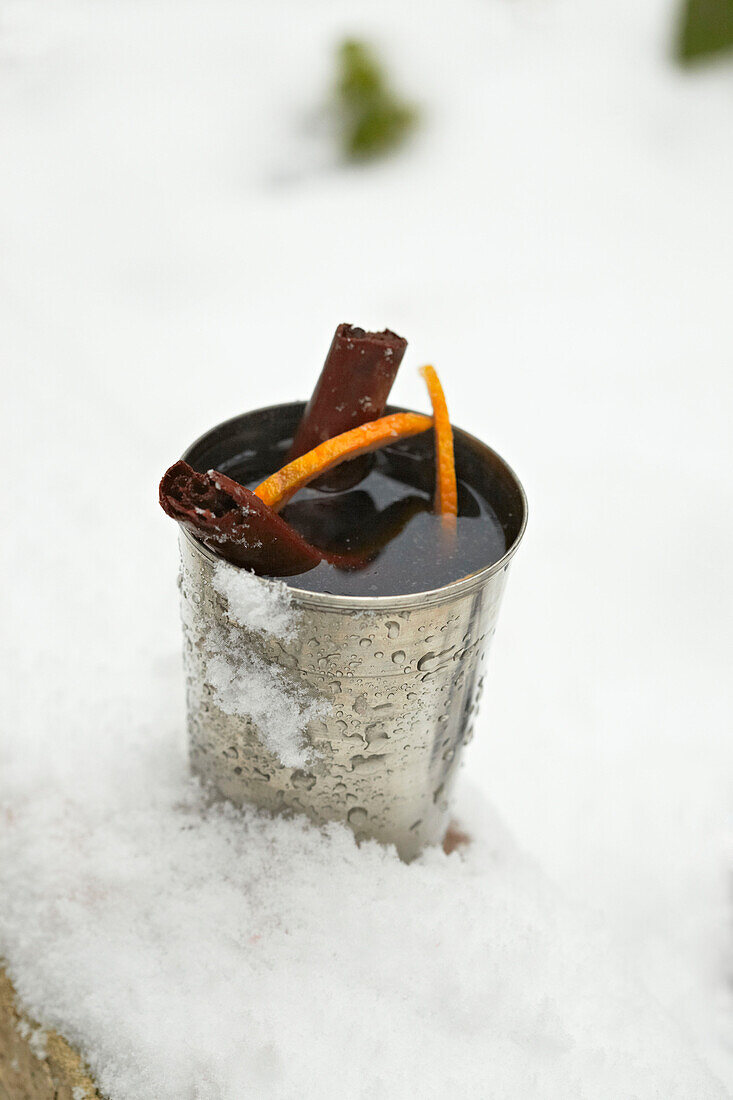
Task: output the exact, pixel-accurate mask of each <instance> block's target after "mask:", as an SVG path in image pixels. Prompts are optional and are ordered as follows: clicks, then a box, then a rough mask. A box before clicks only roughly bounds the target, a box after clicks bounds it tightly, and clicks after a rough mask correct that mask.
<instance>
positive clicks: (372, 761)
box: [349, 752, 387, 774]
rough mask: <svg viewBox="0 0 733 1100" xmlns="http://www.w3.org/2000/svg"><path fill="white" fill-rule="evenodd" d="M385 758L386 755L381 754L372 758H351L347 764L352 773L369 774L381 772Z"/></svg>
mask: <svg viewBox="0 0 733 1100" xmlns="http://www.w3.org/2000/svg"><path fill="white" fill-rule="evenodd" d="M386 756H387V754H386V753H383V752H382V753H376V754H375V755H374V756H352V757H351V760H350V761H349V762H350V764H351V768H352V770H353V771H355V772H366V773H367V774H369V773H371V772H378V771H381V770H382V767H383V766H384V761H385V759H386Z"/></svg>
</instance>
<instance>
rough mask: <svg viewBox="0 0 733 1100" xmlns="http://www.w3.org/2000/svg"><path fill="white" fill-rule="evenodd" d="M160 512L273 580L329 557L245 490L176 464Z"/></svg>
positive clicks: (166, 483)
mask: <svg viewBox="0 0 733 1100" xmlns="http://www.w3.org/2000/svg"><path fill="white" fill-rule="evenodd" d="M159 499H160V506H161V508H162V509H163V511H164V512H165V513H166V514H167V515H169V516H171V517H172V518H173V519H175V520H177V521H178V523H180V524H181V525H182V526H183V527H186V528H187V529H188V530H189V531H191V533H192V534H194V535H195V536H196V538H198V539H199V540H200V541H201V542H203V543H204V544H205V545H206V546H208V547H209V549H211V550H213V551H214V552H215V553H217V554H219V555H220V556H221V557H222V558H225V559H226V560H227V561H229V562H231V563H232V565H240V566H245V567H246V568H247V569H251V570H253V571H254V572H255V573H258V574H260V575H261V576H262V575H267V576H271V577H284V576H296V575H297V574H298V573H304V572H306V571H307V570H308V569H313V568H314V566H316V565H318V563H319V562H320V561H322V560H323V557H324V555H323V554H322V553H321V552H320V551H319V550H317V549H316V547H315V546H311V544H310V543H308V542H306V540H305V539H304V538H302V537H301V536H300V535H299V534H298V532H297V531H296V530H295V528H294V527H291V526H290V524H289V523H286V521H285V520H284V519H281V518H280V516H278V515H277V513H276V512H273V511H272V509H271V508H268V506H267V505H266V504H265V503H264V502H263V501H262V500H260V498H259V497H258V496H255V494H254V493H253V492H251V491H250V490H249V489H246V488H245V487H244V486H243V485H240V484H239V483H238V482H236V481H233V480H232V479H231V478H230V477H227V476H226V475H225V474H220V473H218V472H217V471H216V470H209V472H208V473H206V474H201V473H197V472H196V470H194V469H193V468H192V467H191V466H189V465H188V463H187V462H182V461H181V462H176V463H174V465H173V466H171V467H170V469H169V470H166V472H165V474H164V475H163V479H162V481H161V483H160V494H159Z"/></svg>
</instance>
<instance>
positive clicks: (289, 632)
mask: <svg viewBox="0 0 733 1100" xmlns="http://www.w3.org/2000/svg"><path fill="white" fill-rule="evenodd" d="M184 546H185V544H184ZM199 581H200V577H199V576H198V575H196V576H195V575H194V574H193V573H192V571H191V569H189V567H188V566H187V559H186V554H185V552H184V554H183V557H182V561H181V579H180V590H181V619H182V622H183V628H184V634H185V635H186V638H187V645H186V647H185V663H186V676H187V681H188V686H189V702H190V705H191V706H201V705H202V704H203V702H204V699H205V695H206V693H207V691H211V693H212V698H213V700H214V703H215V704H216V706H217V707H219V709H220V710H222V711H224V713H225V714H232V715H237V716H239V717H242V718H250V719H251V720H252V722H253V723H254V724H255V726H256V727H257V732H258V735H259V737H260V738H261V740H262V743H263V744H264V745H265V746H266V748H268V749H269V750H270V751H271V752H272V753H274V754H275V756H277V758H278V759H279V760H280V762H281V763H282V764H283V765H284V766H285V767H288V768H302V767H305V765H307V764H309V763H311V762H312V760H313V757H314V753H313V750H312V749H311V747H310V746H309V745H308V743H307V741H306V730H307V728H308V725H309V723H310V722H312V721H313V720H314V719H317V718H319V717H322V715H323V714H324V713H325V712H326V710H327V708H328V706H329V703H328V700H327V699H325V698H313V697H312V696H310V695H308V694H307V693H306V691H305V689H304V688H303V687H302V686H301V685H300V684H298V683H293V682H292V680H289V679H287V678H286V674H285V671H284V670H283V669H282V668H280V667H278V666H277V664H275V663H273V662H272V661H267V660H265V659H263V657H262V656H260V655H258V654H257V652H256V651H255V650H254V648H253V644H252V637H251V633H250V632H254V634H260V635H261V634H265V635H271V636H275V637H278V638H280V639H283V640H288V639H292V637H293V636H294V634H295V632H296V629H297V621H298V617H297V613H296V612H295V611H294V610H293V608H292V607H291V597H290V595H289V593H288V592H287V589H286V587H285V585H283V584H282V583H276V582H271V581H265V580H262V579H261V578H259V577H255V576H254V575H253V574H251V573H248V572H247V571H246V570H236V569H234V568H233V567H232V566H229V565H227V564H226V563H221V564H217V565H216V566H215V567H214V571H213V579H212V583H213V587H214V589H215V590H216V591H217V592H218V593H219V594H220V595H221V596H222V597H223V598H224V599H225V601H226V611H225V613H224V615H223V616H221V615H220V614H218V613H217V610H216V609H215V608H212V607H211V606H210V605H209V604H208V601H206V600H204V599H203V598H202V593H201V590H200V588H199Z"/></svg>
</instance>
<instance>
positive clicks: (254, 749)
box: [181, 403, 527, 860]
mask: <svg viewBox="0 0 733 1100" xmlns="http://www.w3.org/2000/svg"><path fill="white" fill-rule="evenodd" d="M303 408H304V406H303V404H301V403H294V404H288V405H278V406H271V407H269V408H266V409H259V410H257V411H255V412H250V413H245V414H244V415H243V416H238V417H235V418H234V419H233V420H229V421H226V422H225V423H223V424H220V425H218V426H217V427H216V428H213V429H212V430H211V431H210V432H207V433H206V434H205V435H204V436H202V437H201V438H200V439H199V440H198V441H197V442H196V443H194V444H193V445H192V446H191V447H190V448H189V449H188V451H187V452H186V453H185V455H184V456H183V457H184V458H185V460H186V461H187V462H189V463H190V464H191V465H192V466H193V467H194V468H195V469H198V470H208V469H212V468H213V469H223V470H224V472H226V469H227V468H231V467H232V465H233V460H234V459H235V457H236V458H237V459H238V461H239V464H241V463H242V462H244V463H245V464H246V463H247V461H252V462H255V461H257V470H256V471H253V472H255V473H259V472H260V470H261V469H262V465H264V466H266V467H269V469H275V468H277V467H278V466H279V465H281V464H282V460H283V459H282V456H283V454H284V452H285V450H286V447H287V443H288V441H289V439H290V438H291V437H292V435H293V432H294V430H295V427H296V426H297V424H298V422H299V419H300V415H301V413H302V411H303ZM389 411H396V410H393V409H391V410H389ZM454 431H455V446H456V456H457V462H458V466H459V469H460V470H461V471H462V476H464V477H465V478H466V480H468V481H469V483H470V484H472V485H475V486H476V487H477V488H478V489H479V490H480V491H482V492H483V493H484V494H485V495H487V496H488V497H489V499H490V500H491V502H492V505H493V506H494V508H495V510H496V512H497V514H498V517H499V519H500V521H501V523H502V524H503V526H504V530H505V534H506V542H507V546H508V550H507V552H506V553H505V554H504V556H503V557H502V558H501V560H500V561H498V562H496V563H494V564H493V565H490V566H488V567H487V568H485V569H482V570H479V571H478V572H476V573H473V574H471V575H470V576H467V577H464V578H462V579H461V580H458V581H455V582H453V583H452V584H449V585H446V586H445V587H443V588H439V589H435V590H432V591H429V592H420V593H416V594H410V595H404V596H383V597H373V596H361V597H357V596H338V595H329V594H322V593H313V592H308V591H307V589H306V588H292V589H291V592H292V609H293V612H294V618H295V621H296V624H297V625H296V629H295V632H294V634H293V635H292V637H290V638H287V639H282V638H276V637H273V636H272V635H270V634H266V633H262V632H261V631H259V630H251V629H247V628H244V627H241V628H240V627H236V628H234V627H233V626H232V623H231V620H230V618H229V617H228V615H227V607H226V601H225V600H223V599H222V597H221V595H220V594H219V592H218V591H217V589H216V588H215V586H214V583H213V582H214V571H215V569H216V568H219V569H221V568H227V569H232V570H236V566H231V565H228V563H224V565H223V566H222V563H221V559H219V558H218V557H216V556H215V555H214V554H212V553H211V552H210V551H209V550H208V549H207V548H206V547H205V546H203V545H202V544H201V543H200V542H198V540H196V539H195V538H193V537H192V536H191V535H189V534H188V533H187V532H185V531H184V530H182V532H181V555H182V584H181V596H182V618H183V624H184V657H185V669H186V679H187V709H188V735H189V749H190V759H191V767H192V769H193V771H194V772H195V773H196V774H198V775H199V776H200V777H201V778H202V780H203V781H204V782H205V783H207V784H208V785H209V786H211V787H212V788H213V789H214V790H215V791H216V792H217V793H218V794H219V795H220V796H222V797H224V798H227V799H230V800H231V801H232V802H235V803H237V804H242V803H251V804H253V805H255V806H258V807H261V808H263V809H265V810H269V811H273V812H277V813H287V812H300V813H304V814H306V815H307V816H308V817H309V818H311V820H313V821H315V822H317V823H319V824H322V823H325V822H328V821H342V822H345V823H346V824H347V825H348V826H349V827H350V828H351V829H352V830H353V832H354V833H355V834H356V836H357V837H358V838H360V839H364V838H369V837H373V838H375V839H376V840H379V841H381V842H382V843H386V844H394V845H395V846H396V848H397V851H398V852H399V854H400V856H401V857H402V858H403V859H405V860H409V859H412V858H413V857H414V856H416V855H417V854H418V853H419V852H420V851H421V850H422V849H423V848H424V847H425V846H426V845H429V844H438V843H440V842H441V840H442V838H443V836H444V833H445V829H446V827H447V823H448V815H449V810H450V802H451V790H452V787H453V783H454V779H455V776H456V773H457V770H458V766H459V763H460V757H461V752H462V749H463V746H464V745H465V744H466V743H467V742H468V741H469V740H470V739H471V737H472V735H473V724H474V719H475V715H476V710H477V706H478V701H479V698H480V695H481V691H482V687H483V672H482V670H483V663H484V659H485V657H486V653H487V651H488V647H489V643H490V641H491V638H492V637H493V634H494V631H495V629H496V621H497V616H498V612H499V604H500V601H501V597H502V594H503V591H504V586H505V583H506V577H507V570H508V568H509V563H510V559H511V558H512V556H513V555H514V552H515V551H516V549H517V546H518V545H519V541H520V539H521V537H522V534H523V533H524V528H525V525H526V517H527V503H526V498H525V495H524V491H523V489H522V486H521V485H520V483H519V481H518V479H517V477H516V475H515V474H514V473H513V471H512V470H511V469H510V468H509V466H507V464H506V463H505V462H504V461H503V459H502V458H500V457H499V455H497V454H496V453H495V452H494V451H492V450H491V449H490V448H489V447H487V446H485V444H483V443H481V442H480V441H479V440H477V439H475V438H474V437H473V436H470V435H468V434H467V433H465V432H462V431H460V430H458V429H455V430H454ZM420 438H421V437H416V440H420ZM415 442H416V441H413V443H415ZM421 445H423V446H425V447H427V448H431V447H432V439H430V440H428V439H427V437H426V439H425V440H424V441H423V443H422V444H421ZM416 568H419V565H418V564H417V563H416ZM303 582H304V583H305V584H307V574H305V575H304V577H303ZM260 583H262V584H269V583H271V582H269V581H267V580H264V579H263V580H261V582H260ZM223 637H225V638H226V646H227V658H228V659H231V657H232V651H234V655H235V658H236V654H237V651H238V652H239V653H240V654H241V657H242V659H243V661H244V664H245V666H247V664H248V663H251V661H252V660H255V661H257V662H259V664H260V667H262V663H263V662H264V663H265V664H266V665H267V666H269V667H271V668H273V667H274V668H275V669H276V670H277V674H278V677H279V679H280V680H281V682H282V683H283V685H284V687H285V688H286V689H288V690H291V691H292V694H293V698H300V699H301V700H310V701H312V702H313V701H315V702H319V701H320V703H321V704H323V705H322V708H321V709H322V713H321V714H319V715H318V717H315V718H312V720H311V721H310V722H309V724H308V726H307V730H306V738H307V741H308V743H309V746H310V750H311V755H312V761H311V762H309V763H308V764H307V765H306V766H304V767H286V766H284V765H283V763H282V762H281V760H280V759H279V758H278V756H277V755H276V754H275V753H274V752H272V751H270V750H269V749H268V748H267V747H266V741H267V737H266V736H264V735H263V731H262V730H261V729H260V728H258V726H257V724H256V723H255V722H254V721H253V719H252V718H251V717H249V716H248V715H247V714H242V713H238V714H234V713H230V711H231V709H232V708H227V709H226V710H224V709H222V707H221V706H220V705H217V702H216V692H215V691H214V690H213V689H212V686H211V684H209V683H207V667H209V666H208V664H207V662H209V661H210V660H211V657H212V639H214V641H213V647H214V649H215V648H216V645H217V642H216V639H217V638H223ZM214 656H216V654H214ZM234 690H235V691H241V692H242V693H243V698H246V693H247V680H246V675H243V676H242V679H241V683H238V682H236V678H235V683H234ZM235 709H237V710H241V709H242V708H235ZM244 709H245V710H246V706H245V708H244Z"/></svg>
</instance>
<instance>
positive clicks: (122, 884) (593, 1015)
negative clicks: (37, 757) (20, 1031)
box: [0, 784, 725, 1100]
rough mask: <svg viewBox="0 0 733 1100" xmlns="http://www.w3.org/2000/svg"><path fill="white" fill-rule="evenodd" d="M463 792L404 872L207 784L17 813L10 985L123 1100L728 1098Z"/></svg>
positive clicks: (8, 859)
mask: <svg viewBox="0 0 733 1100" xmlns="http://www.w3.org/2000/svg"><path fill="white" fill-rule="evenodd" d="M152 790H153V788H152V787H150V791H151V792H152ZM472 797H473V800H474V803H475V805H474V806H473V809H472V810H469V812H468V813H467V814H466V820H465V822H464V824H465V825H467V826H468V828H469V831H471V832H472V834H473V836H474V841H473V843H472V844H471V846H470V847H469V848H468V849H467V850H466V852H465V854H463V855H459V854H458V853H454V854H453V855H451V856H446V855H444V854H443V853H442V852H440V851H429V852H427V853H426V854H425V855H424V856H423V857H422V858H421V859H420V860H418V861H417V862H415V863H413V864H411V865H410V866H406V865H404V864H402V863H401V862H400V861H399V860H398V859H397V858H396V856H395V854H394V852H393V851H391V850H385V849H382V848H380V847H379V846H378V845H376V844H374V843H369V844H364V845H362V847H361V848H358V847H357V846H356V844H355V842H354V840H353V837H352V836H351V834H350V833H349V832H348V831H347V830H346V829H344V828H343V827H341V826H331V827H329V828H327V829H324V830H317V829H315V828H314V827H312V826H310V825H309V824H307V823H306V822H305V821H304V820H303V819H294V820H284V819H281V818H275V819H271V818H268V817H266V816H264V815H260V814H258V813H256V812H254V811H238V810H235V809H234V808H233V807H231V806H230V805H228V804H223V805H221V804H218V805H208V804H207V802H206V800H205V798H204V796H203V795H202V793H201V792H200V791H199V790H198V789H197V788H196V787H195V786H194V785H189V786H187V787H184V786H181V787H180V788H178V790H177V791H176V786H175V784H173V785H171V786H170V787H169V788H168V794H167V797H165V798H161V797H160V795H159V794H158V795H157V796H154V797H152V796H151V797H150V798H149V799H148V801H147V802H146V801H145V799H142V800H138V801H137V802H136V803H134V802H133V801H131V800H128V803H127V804H125V802H124V800H122V799H118V800H117V803H116V804H115V803H114V802H113V803H112V804H110V803H109V802H106V803H105V802H104V801H101V800H94V801H91V802H90V801H86V802H84V801H82V800H81V799H79V800H70V799H69V798H68V797H64V796H63V795H62V794H60V793H59V794H56V795H54V794H52V793H50V792H49V793H47V794H46V795H45V796H44V797H43V798H38V799H29V800H28V801H26V802H25V803H24V804H23V805H21V806H18V805H17V804H16V807H15V810H14V812H13V814H12V815H8V821H9V824H8V827H7V828H6V830H5V853H4V857H3V859H2V861H1V862H0V893H2V896H3V898H4V899H5V904H4V906H3V912H2V917H1V918H0V943H1V944H2V948H3V950H4V951H5V952H6V953H7V956H8V958H9V959H11V960H12V965H11V967H10V973H11V977H12V978H13V980H14V981H15V983H16V987H17V988H18V990H19V993H20V996H21V998H22V1001H23V1003H24V1006H25V1008H26V1009H27V1010H28V1012H29V1013H31V1014H32V1015H33V1016H34V1017H35V1018H36V1019H38V1020H39V1021H40V1022H41V1023H42V1024H43V1025H44V1026H46V1027H55V1028H57V1029H58V1030H59V1031H61V1032H62V1033H63V1034H64V1035H66V1036H67V1037H68V1038H69V1039H70V1040H71V1041H72V1042H74V1043H75V1044H76V1045H77V1046H78V1047H79V1049H80V1050H81V1052H82V1053H83V1055H84V1056H85V1057H86V1059H87V1061H88V1063H89V1065H90V1067H91V1069H92V1071H93V1073H94V1075H95V1077H96V1079H97V1081H98V1083H99V1085H100V1087H101V1089H102V1091H103V1092H104V1093H105V1095H106V1096H108V1097H109V1100H181V1097H192V1098H194V1097H195V1098H200V1100H214V1098H216V1100H241V1098H242V1097H245V1096H257V1097H262V1098H269V1097H272V1098H290V1097H294V1096H299V1097H304V1098H308V1097H312V1098H314V1100H316V1098H318V1100H323V1098H324V1097H331V1096H334V1097H335V1096H349V1097H364V1098H367V1097H385V1096H389V1097H390V1098H400V1097H405V1098H407V1097H414V1096H423V1097H439V1096H440V1097H444V1096H460V1097H477V1098H478V1097H488V1096H490V1097H502V1098H506V1100H526V1098H527V1097H532V1098H533V1100H545V1098H547V1100H550V1098H552V1100H568V1097H573V1098H574V1100H582V1098H584V1097H587V1098H588V1100H591V1098H592V1100H604V1098H608V1100H619V1097H632V1096H633V1097H635V1098H637V1100H647V1098H648V1100H652V1098H657V1097H664V1098H665V1100H675V1098H679V1100H689V1098H690V1097H692V1096H694V1097H695V1098H696V1100H706V1098H713V1097H715V1098H718V1097H723V1096H724V1095H725V1093H724V1091H723V1089H722V1088H720V1087H718V1086H717V1085H716V1083H715V1082H714V1081H713V1080H712V1079H711V1078H710V1077H709V1075H708V1073H707V1071H706V1070H705V1069H704V1068H703V1067H702V1065H701V1064H698V1063H697V1062H696V1061H695V1060H694V1058H693V1057H692V1056H691V1055H690V1054H688V1053H687V1051H686V1049H685V1047H684V1044H683V1043H682V1042H681V1040H680V1036H679V1035H678V1034H677V1033H676V1031H675V1030H674V1028H673V1026H672V1025H671V1024H670V1023H669V1022H668V1021H667V1020H666V1018H665V1017H664V1016H663V1015H662V1013H661V1011H660V1010H659V1009H658V1008H657V1007H655V1005H654V1004H652V1003H651V1002H650V1001H649V1000H648V999H647V998H646V996H645V995H644V994H643V993H642V992H641V990H640V989H637V988H636V987H635V986H634V984H633V982H632V981H631V980H629V979H627V978H625V977H624V976H622V975H621V974H620V973H619V972H618V971H617V970H616V968H615V967H614V964H613V961H612V959H610V958H609V956H608V953H607V950H606V948H605V946H604V944H603V942H602V940H601V939H600V937H599V936H598V935H597V934H596V932H594V931H589V930H588V929H587V928H586V927H584V925H583V924H582V922H581V921H580V920H579V919H578V918H577V916H576V915H575V914H573V913H572V912H570V911H568V910H567V909H566V908H565V907H564V905H563V903H562V902H561V901H560V900H559V899H558V898H557V897H556V896H555V895H554V894H553V892H552V890H551V889H550V887H549V886H548V883H547V882H546V881H545V880H544V879H543V877H542V875H541V874H540V873H539V872H538V870H537V869H536V868H535V867H534V866H533V865H532V864H530V863H529V862H528V861H527V860H526V859H525V858H524V857H522V856H521V855H520V854H519V853H518V852H517V851H516V850H515V848H514V847H513V845H512V844H511V842H510V841H509V840H508V839H507V837H506V836H505V835H504V833H503V831H502V830H501V828H500V827H499V825H498V824H497V822H496V820H495V819H494V818H493V817H492V815H491V814H490V813H489V812H488V810H487V809H486V807H485V805H483V804H481V803H480V801H479V799H478V797H477V796H476V795H473V796H472ZM464 804H465V799H464Z"/></svg>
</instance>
